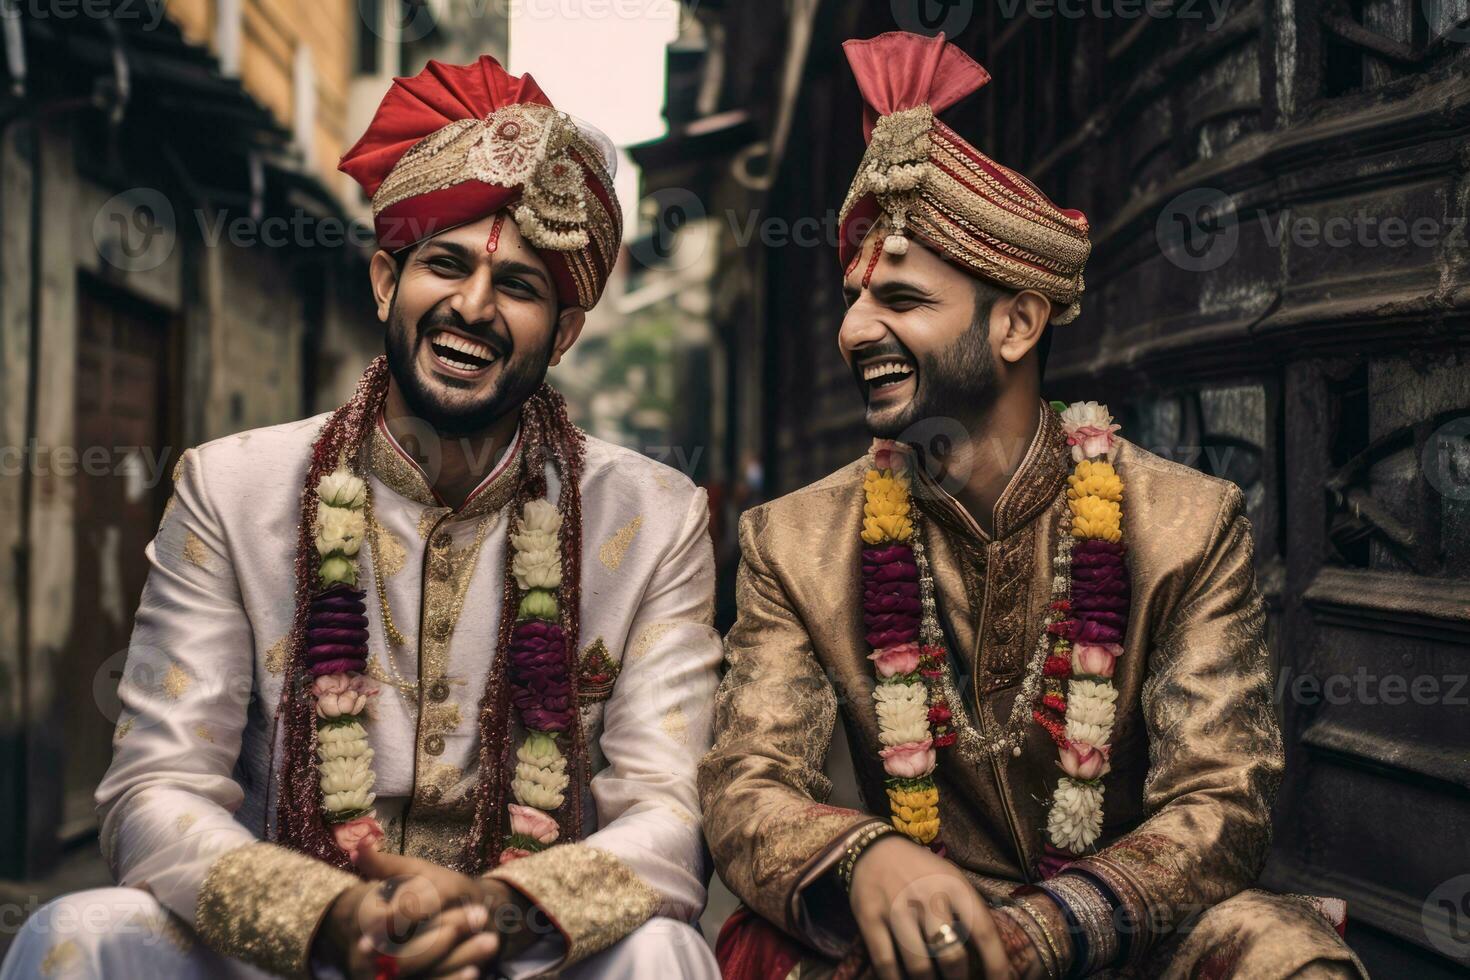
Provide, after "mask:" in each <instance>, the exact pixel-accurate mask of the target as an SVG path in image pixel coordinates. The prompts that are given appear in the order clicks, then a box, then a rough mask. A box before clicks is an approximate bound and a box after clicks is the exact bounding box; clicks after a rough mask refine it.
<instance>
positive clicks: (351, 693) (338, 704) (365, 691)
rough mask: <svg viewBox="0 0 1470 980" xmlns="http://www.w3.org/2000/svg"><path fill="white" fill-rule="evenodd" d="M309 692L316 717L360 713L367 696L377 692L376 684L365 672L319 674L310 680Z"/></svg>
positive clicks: (365, 705)
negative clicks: (313, 701)
mask: <svg viewBox="0 0 1470 980" xmlns="http://www.w3.org/2000/svg"><path fill="white" fill-rule="evenodd" d="M311 693H312V696H313V697H315V698H316V714H317V717H318V718H340V717H341V716H342V715H357V714H361V713H362V709H363V708H365V707H367V702H368V698H370V697H373V696H374V695H376V694H377V693H378V685H377V684H376V683H375V682H374V681H373V679H372V678H371V677H368V676H367V675H366V674H321V675H319V676H318V677H317V679H316V680H315V681H313V682H312V685H311Z"/></svg>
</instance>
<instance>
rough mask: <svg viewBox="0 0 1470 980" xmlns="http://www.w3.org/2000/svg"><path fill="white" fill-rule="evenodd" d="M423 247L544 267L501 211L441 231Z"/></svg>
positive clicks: (506, 215) (512, 223) (514, 224)
mask: <svg viewBox="0 0 1470 980" xmlns="http://www.w3.org/2000/svg"><path fill="white" fill-rule="evenodd" d="M424 245H425V247H428V246H431V245H439V246H442V247H444V248H448V249H452V250H454V251H456V252H468V253H471V254H472V255H476V256H479V257H482V258H485V259H491V258H497V257H498V258H502V259H504V258H510V257H514V258H516V259H517V260H519V261H522V262H528V263H530V264H532V265H535V266H537V267H538V268H539V267H541V266H542V265H543V264H544V263H542V261H541V258H540V256H538V255H537V254H536V251H535V250H534V249H532V248H531V247H530V246H529V245H528V244H527V243H526V239H525V238H524V237H523V236H522V235H521V230H520V228H518V227H516V223H515V222H514V221H513V220H511V219H510V217H509V215H508V214H507V213H506V212H504V211H502V212H499V213H498V214H492V215H487V216H486V217H484V218H480V219H478V220H476V221H472V222H470V223H469V224H464V225H460V226H458V227H456V228H450V229H448V230H446V231H442V232H440V233H439V234H437V235H435V236H434V237H433V238H430V239H429V240H428V241H426V242H425V243H424ZM492 245H493V248H492V247H491V246H492Z"/></svg>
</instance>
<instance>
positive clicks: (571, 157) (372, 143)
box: [337, 55, 623, 308]
mask: <svg viewBox="0 0 1470 980" xmlns="http://www.w3.org/2000/svg"><path fill="white" fill-rule="evenodd" d="M615 167H616V158H615V157H614V155H613V149H612V144H611V143H610V142H609V141H608V139H607V137H606V136H604V135H602V134H601V133H599V132H598V131H597V130H595V129H592V128H591V127H589V126H586V125H585V124H582V123H579V122H577V121H576V120H574V119H572V117H571V116H569V115H567V114H566V113H565V112H560V111H558V110H557V109H556V108H555V107H554V106H553V105H552V104H551V100H550V99H548V98H547V97H546V93H544V92H542V91H541V87H540V86H539V85H537V84H536V81H535V79H533V78H532V77H531V76H530V75H523V76H521V77H519V78H517V77H516V76H514V75H511V74H508V73H507V72H506V70H505V69H504V68H501V67H500V63H499V62H498V61H496V60H495V59H494V58H491V57H490V56H489V55H481V56H480V59H479V60H478V61H476V62H475V63H474V64H472V65H446V64H444V63H442V62H438V61H430V62H429V64H428V66H427V67H426V68H425V69H424V70H423V71H421V72H419V73H418V74H417V75H415V76H414V77H413V78H395V79H394V80H393V86H392V88H390V89H389V90H388V94H387V95H385V96H384V97H383V102H382V104H381V105H379V106H378V111H377V113H376V114H375V115H374V116H373V121H372V123H371V125H369V126H368V128H367V132H365V133H363V135H362V138H361V139H360V140H358V141H357V143H356V144H355V145H354V146H353V147H352V149H350V150H348V151H347V152H346V153H345V154H344V155H343V157H342V160H341V162H340V163H338V164H337V168H338V169H339V170H341V171H342V172H344V173H346V174H349V175H350V176H351V177H352V178H353V179H354V180H356V181H357V182H358V183H359V184H361V185H362V189H363V191H365V192H366V193H367V194H369V195H370V196H371V197H372V205H373V226H374V229H375V231H376V232H377V237H378V244H379V245H380V246H381V247H383V248H386V249H388V250H390V251H397V250H398V249H401V248H405V247H407V246H409V245H413V244H414V243H416V242H419V241H422V240H423V239H425V238H429V237H431V236H433V235H437V234H439V233H440V232H443V231H447V230H448V229H450V228H453V227H455V226H456V225H462V224H466V223H468V222H471V221H478V220H479V219H481V218H483V217H485V216H486V215H489V214H493V213H495V212H497V211H499V210H501V209H502V208H509V209H511V211H510V213H511V215H512V217H513V218H514V219H515V222H516V225H517V227H519V228H520V231H521V234H522V235H523V236H524V237H525V239H526V241H527V242H528V243H529V244H530V245H531V246H532V247H533V248H535V249H536V251H537V253H538V254H539V255H540V256H541V258H542V259H543V260H544V261H545V262H546V264H547V266H549V267H550V269H551V273H552V276H553V278H555V279H556V291H557V298H558V299H559V300H560V301H561V302H562V303H563V304H565V305H568V306H581V307H586V308H590V307H591V306H592V305H593V304H594V303H596V302H597V298H598V297H599V296H600V295H601V294H602V288H603V286H605V285H606V284H607V277H608V275H609V273H611V272H612V267H613V263H614V262H616V261H617V257H618V248H619V246H620V245H621V243H622V235H623V216H622V210H621V209H620V208H619V206H618V199H617V195H616V193H615V192H614V190H613V181H612V172H613V170H614V168H615Z"/></svg>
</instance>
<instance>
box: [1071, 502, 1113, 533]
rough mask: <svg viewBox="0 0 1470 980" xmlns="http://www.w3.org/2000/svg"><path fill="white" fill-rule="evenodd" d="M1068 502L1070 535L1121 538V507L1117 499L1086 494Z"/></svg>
mask: <svg viewBox="0 0 1470 980" xmlns="http://www.w3.org/2000/svg"><path fill="white" fill-rule="evenodd" d="M1069 503H1070V505H1071V507H1072V537H1074V538H1101V539H1102V540H1104V541H1120V540H1122V538H1123V509H1122V508H1121V507H1119V506H1118V502H1117V501H1115V500H1103V499H1101V498H1099V497H1092V496H1088V497H1079V498H1078V499H1076V500H1072V501H1069Z"/></svg>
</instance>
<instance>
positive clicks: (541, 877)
mask: <svg viewBox="0 0 1470 980" xmlns="http://www.w3.org/2000/svg"><path fill="white" fill-rule="evenodd" d="M487 877H490V878H495V879H497V880H499V881H503V882H505V883H506V884H507V885H510V886H511V887H512V888H514V889H516V890H517V891H519V892H520V893H521V894H523V895H525V896H526V897H527V898H529V899H530V900H531V901H532V902H534V903H536V907H537V908H539V909H540V910H541V911H542V912H543V913H544V914H545V915H546V917H547V918H548V919H550V920H551V922H552V924H553V925H555V926H556V928H557V929H559V930H560V931H561V934H562V936H563V937H564V938H565V939H566V943H567V955H566V958H565V959H563V960H562V961H561V962H560V963H558V964H557V965H556V969H558V970H560V969H565V968H566V967H568V966H570V965H572V964H573V963H576V962H578V961H579V960H583V959H586V958H587V957H588V956H591V955H592V954H593V953H598V952H601V951H602V950H604V949H607V948H608V947H609V946H611V945H612V944H613V943H615V942H617V941H618V940H619V939H622V938H623V937H624V936H626V935H627V934H628V933H630V932H632V931H633V930H634V929H636V928H638V927H639V926H640V925H642V924H643V923H644V922H646V921H647V920H648V919H649V918H650V917H651V916H652V915H653V914H654V912H656V911H657V910H658V905H659V898H658V893H657V892H655V891H654V890H653V889H652V888H650V887H649V886H648V884H647V883H646V882H645V881H644V880H643V879H642V878H640V877H638V875H637V873H636V872H634V871H633V869H632V868H630V867H628V866H627V865H626V864H624V863H623V862H622V861H620V860H618V859H617V858H615V857H613V856H612V855H611V854H609V853H608V852H607V851H602V850H598V849H597V848H595V847H592V846H591V845H588V844H559V845H557V846H556V847H552V848H548V849H547V850H544V851H540V852H538V853H536V854H532V855H530V856H528V857H523V858H518V859H516V860H514V861H512V862H510V863H509V864H504V865H501V866H500V867H498V868H496V869H495V870H494V871H491V872H490V873H489V874H488V875H487Z"/></svg>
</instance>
